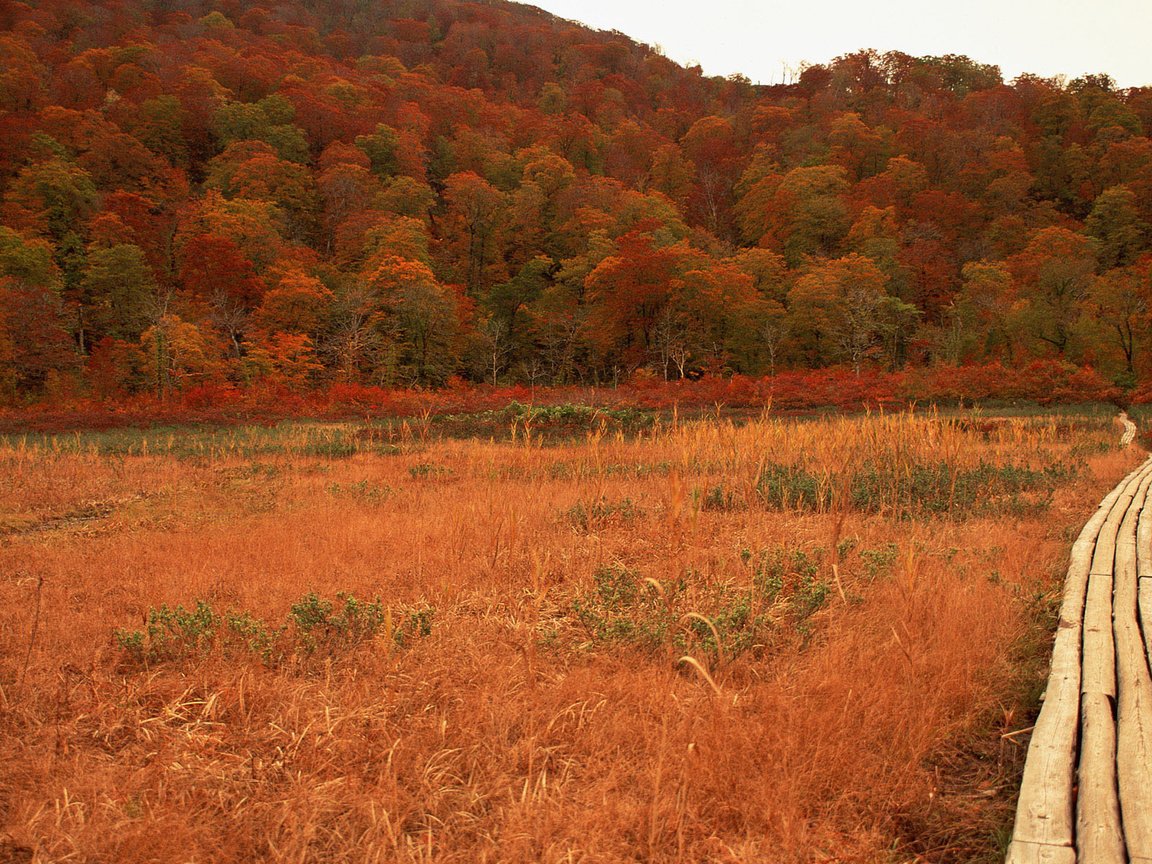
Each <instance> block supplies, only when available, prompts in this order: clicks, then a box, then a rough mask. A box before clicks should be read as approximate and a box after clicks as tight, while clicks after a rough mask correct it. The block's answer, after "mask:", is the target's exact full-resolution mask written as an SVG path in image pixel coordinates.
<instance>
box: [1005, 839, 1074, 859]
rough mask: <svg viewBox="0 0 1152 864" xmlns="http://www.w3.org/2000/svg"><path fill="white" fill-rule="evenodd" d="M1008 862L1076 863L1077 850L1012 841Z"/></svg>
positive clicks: (1045, 844)
mask: <svg viewBox="0 0 1152 864" xmlns="http://www.w3.org/2000/svg"><path fill="white" fill-rule="evenodd" d="M1006 864H1076V850H1075V849H1072V848H1071V847H1069V846H1049V845H1048V844H1047V843H1024V842H1021V841H1016V840H1013V841H1012V845H1010V846H1009V847H1008V858H1007V861H1006Z"/></svg>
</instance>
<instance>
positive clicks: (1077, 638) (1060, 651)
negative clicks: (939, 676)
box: [1012, 460, 1152, 854]
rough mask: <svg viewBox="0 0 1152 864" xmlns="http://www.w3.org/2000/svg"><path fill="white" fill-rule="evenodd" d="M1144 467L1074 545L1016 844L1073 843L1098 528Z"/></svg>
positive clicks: (1120, 488) (1110, 499)
mask: <svg viewBox="0 0 1152 864" xmlns="http://www.w3.org/2000/svg"><path fill="white" fill-rule="evenodd" d="M1145 470H1150V471H1152V460H1150V461H1149V462H1146V463H1145V464H1144V465H1142V466H1141V467H1140V468H1138V469H1137V470H1136V471H1133V472H1132V474H1130V475H1129V476H1128V477H1127V478H1125V479H1124V480H1123V481H1121V483H1119V484H1118V485H1117V486H1116V488H1114V489H1113V490H1112V491H1111V492H1109V493H1108V495H1106V496H1105V498H1104V500H1103V501H1101V502H1100V506H1099V507H1098V508H1097V509H1096V512H1095V513H1094V514H1092V516H1091V518H1089V519H1088V521H1087V522H1086V523H1085V525H1084V527H1083V529H1081V531H1080V536H1079V537H1078V538H1077V540H1076V542H1075V543H1074V544H1073V545H1072V551H1071V554H1070V556H1069V565H1068V573H1067V576H1066V578H1065V584H1064V599H1063V602H1062V604H1061V607H1060V621H1059V625H1058V628H1057V632H1056V638H1055V642H1054V644H1053V650H1052V667H1051V673H1050V675H1049V680H1048V688H1047V691H1046V693H1045V697H1044V704H1043V706H1042V707H1041V710H1040V715H1039V717H1037V719H1036V727H1035V729H1034V730H1033V732H1032V739H1031V741H1030V742H1029V745H1028V758H1027V760H1026V761H1025V763H1024V776H1023V779H1022V781H1021V784H1020V797H1019V802H1018V804H1017V808H1016V821H1015V824H1014V827H1013V832H1012V834H1013V842H1014V846H1016V845H1019V846H1020V848H1021V849H1023V848H1025V847H1026V846H1050V847H1068V848H1071V847H1072V845H1073V842H1074V838H1075V833H1074V824H1075V821H1074V820H1075V814H1074V811H1073V801H1074V798H1075V796H1074V782H1075V781H1074V778H1075V769H1076V744H1077V740H1078V737H1079V713H1080V682H1081V633H1082V627H1083V616H1084V607H1085V602H1086V595H1087V590H1088V581H1089V578H1088V577H1089V572H1090V569H1091V563H1092V559H1093V556H1094V550H1095V545H1096V538H1097V536H1098V535H1099V533H1100V529H1101V528H1102V527H1103V525H1104V523H1105V522H1106V521H1107V519H1108V517H1109V516H1110V515H1111V513H1112V511H1113V509H1114V506H1115V505H1116V503H1117V501H1118V500H1119V499H1120V496H1121V495H1122V494H1123V493H1124V492H1125V490H1126V489H1127V488H1128V484H1129V483H1130V482H1132V481H1133V480H1135V478H1137V477H1138V476H1139V475H1140V474H1141V473H1142V472H1143V471H1145ZM1136 482H1137V483H1138V482H1139V481H1136ZM1021 854H1022V853H1021Z"/></svg>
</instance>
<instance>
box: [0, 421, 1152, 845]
mask: <svg viewBox="0 0 1152 864" xmlns="http://www.w3.org/2000/svg"><path fill="white" fill-rule="evenodd" d="M454 422H455V421H447V422H441V423H433V422H431V420H430V418H428V417H425V418H422V419H416V420H412V421H407V422H401V421H392V422H385V421H376V422H360V423H354V422H332V423H324V424H320V423H303V422H292V423H283V424H280V425H277V426H269V427H257V426H247V427H233V428H215V427H203V428H187V429H175V428H173V429H160V428H157V429H149V430H146V431H140V430H113V431H106V432H76V433H61V434H55V435H52V434H37V435H31V434H29V435H19V434H10V435H8V436H6V437H4V438H2V439H0V480H2V482H0V765H2V766H3V768H0V860H12V861H33V860H35V861H106V862H126V864H130V862H145V861H177V860H179V861H213V862H240V861H299V862H311V861H316V862H320V861H341V862H344V861H347V862H360V861H364V862H369V861H403V862H409V861H454V862H457V861H458V862H496V861H500V862H578V861H579V862H616V861H654V862H661V861H668V862H671V861H733V862H735V861H773V862H811V861H840V862H908V861H913V860H917V861H933V862H946V861H989V862H990V861H995V860H997V858H998V857H999V856H1002V855H1003V851H1004V848H1005V846H1006V843H1007V840H1008V830H1009V828H1010V824H1011V819H1012V810H1013V806H1014V796H1015V788H1016V784H1017V783H1018V778H1019V772H1020V770H1021V768H1022V764H1023V758H1024V748H1025V746H1026V744H1027V740H1028V739H1027V730H1028V727H1029V726H1030V725H1031V722H1032V718H1033V716H1034V712H1035V710H1036V707H1037V704H1038V698H1039V694H1040V691H1041V690H1042V687H1043V683H1044V677H1045V674H1046V661H1047V650H1048V645H1049V641H1048V640H1049V634H1050V631H1051V628H1052V627H1053V626H1054V610H1055V608H1056V605H1057V604H1058V598H1059V594H1060V584H1061V578H1062V576H1063V571H1064V567H1065V564H1066V556H1067V550H1068V545H1069V544H1070V542H1071V538H1072V537H1074V536H1075V533H1076V532H1077V531H1078V529H1079V527H1080V525H1081V524H1082V523H1083V521H1084V520H1085V519H1086V518H1087V516H1088V515H1089V514H1090V513H1091V512H1092V511H1093V510H1094V509H1095V506H1096V504H1097V502H1098V501H1099V500H1100V498H1101V497H1102V496H1103V495H1104V494H1105V492H1106V491H1107V490H1108V489H1110V488H1111V487H1112V486H1113V485H1114V484H1115V482H1116V481H1117V480H1119V478H1120V477H1121V476H1123V475H1124V474H1125V473H1126V472H1127V471H1128V470H1130V469H1131V468H1132V467H1133V466H1134V465H1135V464H1136V463H1137V462H1138V461H1139V460H1140V456H1139V455H1138V454H1137V453H1136V452H1134V451H1131V450H1123V449H1121V448H1120V447H1119V446H1118V441H1119V431H1118V429H1117V427H1116V426H1115V425H1114V422H1113V420H1112V418H1111V416H1110V415H1109V414H1108V413H1107V412H1106V411H1102V410H1101V411H1095V412H1081V413H1076V412H1065V413H1063V414H1035V415H1024V414H1021V415H1019V416H1014V417H1006V416H999V417H997V416H990V415H985V414H981V413H965V412H956V413H953V414H949V415H941V414H936V413H920V414H912V413H896V414H871V415H858V416H851V417H848V416H831V417H817V418H807V419H795V418H793V419H779V418H777V417H775V416H773V415H771V414H767V413H766V414H763V415H761V416H759V417H752V418H743V419H741V420H739V421H734V420H732V419H726V418H724V417H721V416H716V417H711V418H708V417H705V418H697V419H692V420H686V419H681V418H678V417H676V415H675V414H671V415H668V414H664V415H660V416H656V415H651V416H647V415H640V414H634V413H621V412H616V413H613V412H610V411H602V410H596V409H591V408H583V407H580V406H557V407H552V408H548V409H530V408H529V409H524V408H521V409H519V410H517V411H514V412H512V413H510V414H509V413H502V414H498V415H493V417H490V418H488V422H489V427H485V428H481V429H480V430H479V432H478V431H477V429H476V428H473V427H472V426H468V425H467V424H466V423H463V422H462V421H461V422H459V423H456V425H455V426H454V425H453V423H454ZM497 426H498V427H499V428H497ZM457 427H459V428H458V429H457V431H460V432H461V434H460V436H456V437H454V436H452V435H449V434H446V431H451V430H453V429H456V428H457ZM485 432H487V433H489V434H483V433H485Z"/></svg>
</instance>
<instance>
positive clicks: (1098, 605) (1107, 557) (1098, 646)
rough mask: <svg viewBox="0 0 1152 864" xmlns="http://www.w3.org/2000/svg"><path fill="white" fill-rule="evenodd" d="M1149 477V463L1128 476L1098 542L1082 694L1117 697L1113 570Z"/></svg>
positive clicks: (1091, 580)
mask: <svg viewBox="0 0 1152 864" xmlns="http://www.w3.org/2000/svg"><path fill="white" fill-rule="evenodd" d="M1149 476H1152V467H1150V466H1149V463H1147V462H1145V463H1144V465H1142V466H1141V467H1140V468H1138V469H1137V470H1136V471H1134V472H1133V473H1132V474H1129V475H1128V477H1127V478H1126V480H1125V482H1124V484H1123V486H1124V488H1123V491H1122V492H1121V493H1120V495H1119V496H1117V498H1116V501H1115V503H1114V504H1113V505H1112V509H1111V511H1110V512H1109V514H1108V517H1107V519H1105V520H1104V524H1103V525H1102V526H1101V528H1100V534H1099V536H1098V538H1097V541H1096V552H1095V554H1094V555H1093V557H1092V572H1091V575H1090V576H1089V577H1088V578H1089V581H1088V591H1087V597H1086V600H1085V606H1084V636H1083V646H1082V649H1081V650H1082V652H1083V659H1082V661H1081V662H1082V663H1083V671H1082V672H1081V685H1080V686H1081V692H1083V693H1104V694H1105V695H1107V696H1111V697H1113V698H1115V696H1116V647H1115V640H1114V638H1113V634H1112V587H1113V568H1114V566H1115V563H1116V553H1117V552H1118V548H1117V547H1118V545H1119V544H1120V537H1121V535H1122V534H1123V533H1124V532H1122V531H1121V527H1122V526H1123V525H1125V524H1127V525H1128V527H1129V532H1128V535H1129V537H1130V542H1132V543H1134V542H1135V524H1136V516H1137V515H1138V514H1139V509H1138V508H1137V509H1134V504H1135V501H1136V498H1137V494H1138V493H1139V491H1140V490H1141V489H1142V488H1144V484H1145V481H1146V480H1147V479H1148V477H1149Z"/></svg>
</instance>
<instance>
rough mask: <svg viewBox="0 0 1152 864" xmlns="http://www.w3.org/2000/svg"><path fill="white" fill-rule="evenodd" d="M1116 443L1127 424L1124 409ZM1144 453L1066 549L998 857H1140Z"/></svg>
mask: <svg viewBox="0 0 1152 864" xmlns="http://www.w3.org/2000/svg"><path fill="white" fill-rule="evenodd" d="M1121 421H1122V422H1123V423H1124V426H1125V437H1124V439H1123V442H1124V443H1125V444H1127V443H1130V442H1131V441H1132V439H1133V437H1134V435H1135V426H1133V425H1132V424H1131V423H1130V421H1129V420H1128V418H1127V416H1126V415H1122V416H1121ZM1149 486H1152V458H1150V459H1149V460H1148V461H1146V462H1145V463H1144V464H1143V465H1141V466H1140V467H1139V468H1137V469H1136V470H1135V471H1133V472H1132V473H1131V474H1129V475H1128V476H1127V477H1126V478H1125V479H1124V480H1122V481H1121V483H1120V485H1119V486H1117V487H1116V488H1115V489H1113V490H1112V492H1111V493H1109V494H1108V496H1107V497H1106V498H1105V499H1104V500H1103V502H1101V504H1100V508H1099V509H1098V510H1097V511H1096V513H1095V515H1093V516H1092V518H1091V519H1089V520H1088V523H1087V524H1086V525H1085V526H1084V529H1083V530H1082V531H1081V532H1080V536H1079V538H1078V539H1077V540H1076V542H1075V544H1073V546H1072V554H1071V560H1070V563H1069V565H1068V576H1067V580H1066V582H1065V588H1064V601H1063V604H1062V605H1061V607H1060V621H1059V625H1058V627H1057V631H1056V640H1055V645H1054V646H1053V649H1052V667H1051V673H1050V675H1049V678H1048V689H1047V691H1046V693H1045V697H1044V705H1043V707H1042V708H1041V710H1040V716H1039V717H1038V718H1037V720H1036V727H1035V729H1034V730H1033V732H1032V740H1031V743H1030V744H1029V746H1028V759H1027V762H1026V763H1025V766H1024V779H1023V781H1022V783H1021V786H1020V801H1019V804H1018V806H1017V810H1016V825H1015V829H1014V830H1013V836H1012V844H1011V846H1010V847H1009V849H1008V862H1009V864H1039V862H1046V864H1074V862H1080V864H1094V862H1107V864H1125V862H1131V864H1152V672H1150V661H1152V495H1150V494H1149Z"/></svg>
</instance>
